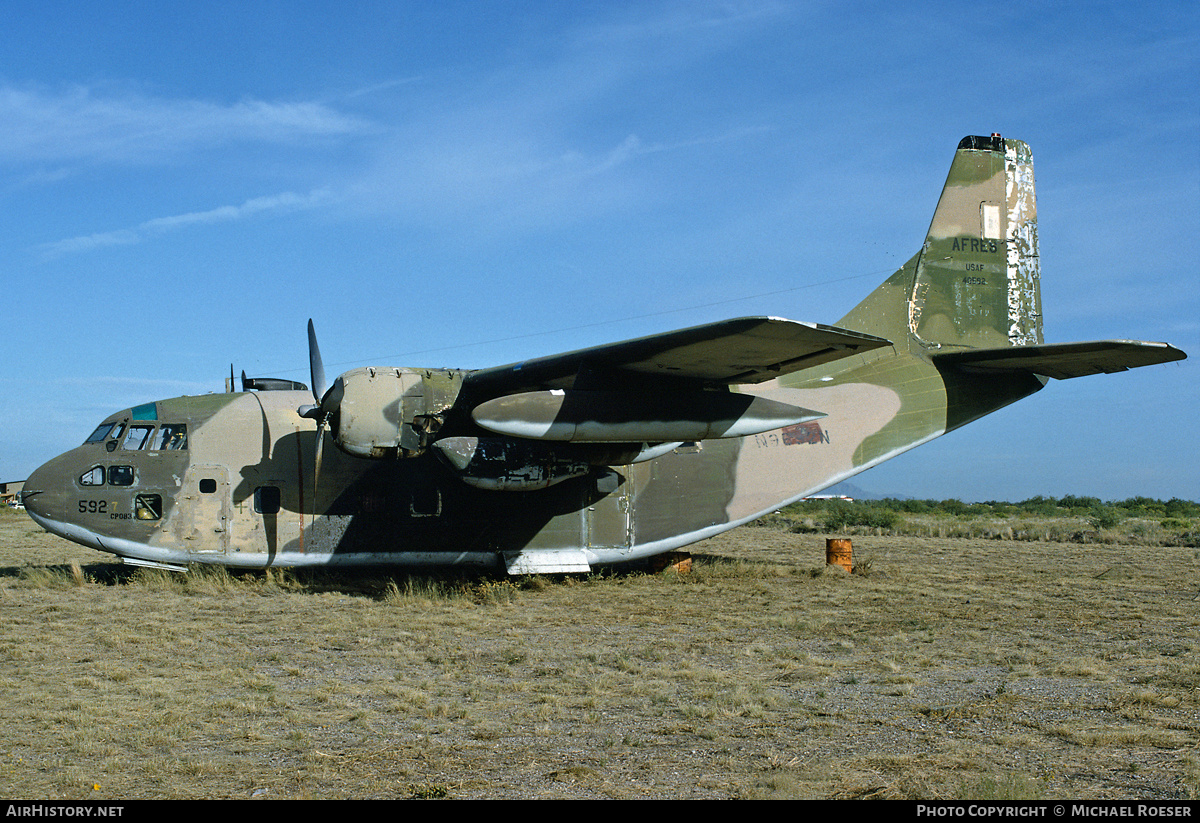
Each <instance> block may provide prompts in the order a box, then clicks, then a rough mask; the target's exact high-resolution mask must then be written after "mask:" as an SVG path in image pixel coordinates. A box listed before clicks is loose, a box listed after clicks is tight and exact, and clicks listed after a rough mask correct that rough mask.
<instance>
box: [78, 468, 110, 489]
mask: <svg viewBox="0 0 1200 823" xmlns="http://www.w3.org/2000/svg"><path fill="white" fill-rule="evenodd" d="M79 485H81V486H103V485H104V467H103V466H93V467H92V468H91V469H90V470H88V471H86V472H84V473H83V474H82V475H80V476H79Z"/></svg>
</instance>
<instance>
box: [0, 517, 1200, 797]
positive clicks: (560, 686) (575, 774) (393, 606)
mask: <svg viewBox="0 0 1200 823" xmlns="http://www.w3.org/2000/svg"><path fill="white" fill-rule="evenodd" d="M692 554H693V568H692V571H691V572H690V573H689V574H686V575H677V574H675V573H674V572H667V573H663V574H659V575H643V574H605V575H595V576H592V577H589V578H585V579H578V578H566V579H552V580H536V581H520V582H519V584H516V585H514V583H512V582H510V581H506V580H485V579H480V580H475V581H468V582H467V583H465V584H464V583H462V582H461V581H459V582H456V583H453V584H449V583H446V584H443V583H438V582H430V581H428V580H416V581H413V580H409V579H406V578H402V577H388V578H380V577H373V578H360V579H355V578H346V577H337V578H323V577H320V576H317V577H313V578H304V579H290V578H286V577H276V576H266V577H264V576H262V575H257V576H250V577H236V578H230V577H228V576H220V575H205V574H203V573H194V574H193V575H191V576H190V577H189V578H180V577H178V576H173V575H169V574H164V575H159V574H157V573H153V574H147V573H146V572H135V571H132V570H131V569H130V568H129V567H122V566H119V565H116V564H113V563H112V562H110V560H109V559H107V558H105V557H104V556H102V555H99V554H97V553H94V552H91V551H89V550H85V549H82V548H79V547H76V546H73V545H71V544H69V543H65V542H63V541H61V540H58V539H57V538H53V537H51V536H49V535H45V534H43V533H41V532H40V530H38V529H37V528H36V527H35V526H34V525H33V524H32V523H30V522H29V521H27V520H24V519H20V518H14V517H10V516H7V515H6V516H5V517H4V518H3V519H0V617H2V621H0V686H2V687H3V688H4V690H5V692H6V693H7V695H8V699H7V700H6V701H4V704H3V706H0V791H2V792H3V793H4V794H5V795H7V796H9V797H21V798H31V799H40V798H89V799H98V798H114V799H116V798H121V799H133V798H170V797H174V798H206V797H212V798H251V797H254V798H262V799H283V798H341V797H351V798H355V797H385V798H388V797H391V798H404V797H411V798H434V797H437V798H440V797H446V798H454V799H466V798H577V799H585V798H863V797H878V798H926V799H937V798H974V799H1029V798H1043V799H1048V798H1060V799H1066V798H1074V799H1093V798H1121V799H1132V798H1161V799H1167V798H1190V799H1196V798H1197V796H1198V794H1200V750H1198V747H1200V631H1198V629H1197V620H1196V617H1195V615H1196V606H1197V603H1198V602H1200V572H1198V566H1200V560H1198V558H1197V550H1196V549H1193V548H1164V547H1136V546H1123V545H1070V544H1058V543H1044V542H1028V543H1023V542H1015V541H1004V540H958V539H922V538H904V537H886V536H881V537H855V538H854V556H855V560H856V562H857V563H858V568H857V569H856V573H855V574H846V573H845V572H842V571H840V570H836V569H833V568H830V567H826V566H825V564H824V537H823V536H814V535H796V534H790V533H788V532H786V531H783V530H780V529H774V528H765V527H756V526H749V527H743V528H741V529H738V530H735V531H734V532H731V533H729V534H728V535H725V536H722V537H720V538H717V539H714V540H710V541H708V542H706V543H703V544H700V545H697V546H695V547H693V552H692ZM72 564H76V568H74V569H73V568H72Z"/></svg>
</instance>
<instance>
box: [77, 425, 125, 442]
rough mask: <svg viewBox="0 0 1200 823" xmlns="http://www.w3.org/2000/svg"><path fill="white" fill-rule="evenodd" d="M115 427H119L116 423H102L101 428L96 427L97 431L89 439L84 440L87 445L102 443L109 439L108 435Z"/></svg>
mask: <svg viewBox="0 0 1200 823" xmlns="http://www.w3.org/2000/svg"><path fill="white" fill-rule="evenodd" d="M115 425H117V424H116V423H101V424H100V425H99V426H97V427H96V430H95V431H94V432H92V433H91V434H90V435H89V436H88V439H87V440H84V441H83V442H84V443H85V444H86V443H99V442H101V441H102V440H104V439H105V438H106V437H108V433H109V432H110V431H112V430H113V426H115Z"/></svg>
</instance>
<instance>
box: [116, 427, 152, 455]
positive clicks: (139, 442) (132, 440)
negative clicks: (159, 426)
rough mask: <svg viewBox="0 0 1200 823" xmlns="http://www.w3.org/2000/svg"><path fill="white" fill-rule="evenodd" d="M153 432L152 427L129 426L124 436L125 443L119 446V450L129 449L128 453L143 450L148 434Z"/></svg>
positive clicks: (148, 437)
mask: <svg viewBox="0 0 1200 823" xmlns="http://www.w3.org/2000/svg"><path fill="white" fill-rule="evenodd" d="M153 431H154V427H153V426H130V427H129V431H128V432H126V434H125V442H124V443H122V444H121V448H123V449H129V450H130V451H136V450H137V449H141V448H145V446H146V441H148V440H149V439H150V434H151V433H152V432H153Z"/></svg>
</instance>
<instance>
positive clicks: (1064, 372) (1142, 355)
mask: <svg viewBox="0 0 1200 823" xmlns="http://www.w3.org/2000/svg"><path fill="white" fill-rule="evenodd" d="M1186 357H1187V355H1186V354H1184V353H1183V352H1182V351H1180V350H1179V349H1176V348H1174V347H1172V346H1169V345H1167V344H1166V343H1147V342H1143V341H1139V340H1097V341H1092V342H1087V343H1058V344H1054V345H1043V346H1012V347H1004V348H997V349H968V350H966V351H955V352H945V353H942V354H935V355H933V360H934V362H935V363H937V364H938V365H943V364H946V365H953V366H956V367H958V368H961V369H964V370H966V371H973V372H1013V371H1020V372H1028V373H1030V374H1040V375H1044V376H1046V377H1053V378H1056V379H1058V380H1066V379H1067V378H1070V377H1084V376H1087V375H1089V374H1110V373H1112V372H1119V371H1126V370H1128V369H1134V368H1138V367H1139V366H1153V365H1155V364H1158V363H1170V362H1172V361H1175V360H1183V359H1184V358H1186Z"/></svg>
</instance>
